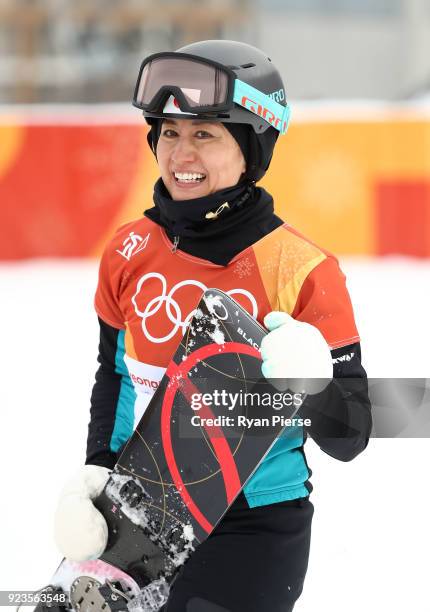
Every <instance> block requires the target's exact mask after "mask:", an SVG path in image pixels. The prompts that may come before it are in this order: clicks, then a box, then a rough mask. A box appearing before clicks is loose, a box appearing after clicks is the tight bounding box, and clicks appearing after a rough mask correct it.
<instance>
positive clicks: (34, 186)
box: [0, 109, 430, 260]
mask: <svg viewBox="0 0 430 612" xmlns="http://www.w3.org/2000/svg"><path fill="white" fill-rule="evenodd" d="M157 176H158V172H157V166H156V163H155V160H154V157H153V155H152V153H151V152H150V150H149V147H148V145H147V143H146V126H145V124H144V122H143V119H140V118H138V119H137V121H136V123H135V124H134V123H130V122H125V121H121V120H120V119H118V120H117V121H116V120H115V117H113V118H112V117H109V119H108V120H106V122H104V121H103V119H100V118H99V120H98V122H97V124H94V123H91V122H88V121H86V119H85V117H83V118H82V120H81V121H79V120H76V119H75V120H74V121H73V122H70V123H69V124H68V123H67V122H65V121H64V120H62V121H61V122H60V121H57V122H56V121H55V117H54V118H53V119H51V120H50V121H49V122H44V123H41V122H39V123H35V122H30V121H28V122H26V121H25V119H23V118H20V119H18V118H15V119H13V118H12V117H10V116H9V117H8V118H6V117H5V116H4V117H3V118H2V117H1V116H0V259H3V260H12V259H20V258H26V257H57V256H63V257H83V256H92V255H97V254H99V253H100V251H101V249H102V247H103V245H104V244H105V242H106V241H107V240H108V239H109V237H110V235H111V234H112V232H113V231H114V230H115V229H116V227H118V226H119V225H120V224H121V223H124V222H125V221H128V220H131V219H134V218H136V217H139V216H140V215H141V214H142V211H143V210H144V209H145V208H148V207H150V206H152V188H153V184H154V182H155V180H156V178H157ZM262 185H263V186H265V187H266V188H267V189H268V190H269V191H270V192H271V193H272V194H273V196H274V199H275V203H276V211H277V213H278V214H279V215H280V216H281V217H282V218H283V219H285V220H286V221H288V222H289V223H290V224H291V225H293V226H295V227H296V228H297V229H299V230H300V231H301V232H303V233H304V234H306V235H307V236H309V237H310V238H311V239H313V240H314V241H315V242H316V243H318V244H320V245H321V246H323V247H325V248H327V249H329V250H331V251H333V252H334V253H336V254H338V255H342V254H363V255H381V254H391V253H392V254H406V255H413V256H420V257H429V256H430V113H427V114H426V113H424V112H423V111H419V110H417V111H413V110H405V109H404V110H401V111H400V110H394V111H393V110H390V111H388V112H385V113H381V112H380V111H378V112H376V111H375V113H374V115H372V113H369V112H367V113H366V116H363V114H362V113H360V111H359V110H357V111H356V112H355V113H349V116H348V117H344V118H342V119H337V118H335V119H333V113H330V116H329V115H326V116H323V115H322V114H321V113H320V115H319V116H318V117H317V116H316V115H315V114H314V113H312V112H310V111H307V112H301V113H297V120H296V122H295V121H294V120H293V121H292V125H291V127H290V129H289V132H288V134H287V136H285V137H281V138H280V139H279V140H278V144H277V147H276V152H275V155H274V158H273V161H272V165H271V168H270V171H269V173H268V174H267V176H266V177H265V179H264V180H263V181H262Z"/></svg>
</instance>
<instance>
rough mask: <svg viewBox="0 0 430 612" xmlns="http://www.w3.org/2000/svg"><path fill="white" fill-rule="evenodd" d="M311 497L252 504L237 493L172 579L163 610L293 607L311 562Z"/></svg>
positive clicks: (231, 611)
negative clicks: (257, 506) (264, 504)
mask: <svg viewBox="0 0 430 612" xmlns="http://www.w3.org/2000/svg"><path fill="white" fill-rule="evenodd" d="M313 512H314V507H313V505H312V503H311V502H310V501H309V500H308V499H307V498H304V499H300V500H294V501H289V502H280V503H278V504H271V505H269V506H263V507H260V508H249V507H248V504H247V502H246V499H245V497H244V495H243V494H241V495H239V497H238V498H237V499H236V501H235V502H234V504H233V505H232V506H231V508H230V509H229V511H228V512H227V514H226V515H225V516H224V518H223V519H222V521H221V522H220V523H219V525H218V526H217V527H216V528H215V529H214V531H213V532H212V534H211V535H210V536H209V537H208V539H207V540H205V541H204V542H202V544H200V546H199V547H198V548H197V549H196V551H195V552H194V553H193V555H192V556H191V558H190V559H189V560H188V561H187V563H186V564H185V565H184V567H183V568H182V569H181V571H180V573H179V574H178V577H177V578H176V580H175V581H174V583H173V585H172V589H171V593H170V597H169V600H168V602H167V604H166V606H165V607H164V608H163V611H165V612H227V611H228V612H291V611H292V610H293V608H294V603H295V602H296V601H297V599H298V598H299V596H300V594H301V592H302V589H303V582H304V579H305V575H306V570H307V567H308V558H309V547H310V539H311V523H312V516H313Z"/></svg>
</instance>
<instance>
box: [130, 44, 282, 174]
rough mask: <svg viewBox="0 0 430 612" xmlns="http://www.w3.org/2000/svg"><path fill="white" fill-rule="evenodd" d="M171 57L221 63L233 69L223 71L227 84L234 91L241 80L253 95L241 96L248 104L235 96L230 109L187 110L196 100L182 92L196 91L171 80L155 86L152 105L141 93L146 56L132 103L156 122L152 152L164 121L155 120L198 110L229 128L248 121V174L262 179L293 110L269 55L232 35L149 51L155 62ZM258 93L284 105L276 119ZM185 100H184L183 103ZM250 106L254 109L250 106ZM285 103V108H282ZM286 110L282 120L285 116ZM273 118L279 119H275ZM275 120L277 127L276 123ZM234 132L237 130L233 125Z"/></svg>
mask: <svg viewBox="0 0 430 612" xmlns="http://www.w3.org/2000/svg"><path fill="white" fill-rule="evenodd" d="M166 56H167V57H169V56H170V57H173V58H174V59H176V60H179V59H180V58H183V59H184V60H186V59H187V58H188V59H189V58H196V61H197V62H198V60H200V61H201V62H205V61H206V62H207V63H208V64H209V65H211V64H212V65H214V66H215V67H216V66H218V67H219V68H221V69H225V70H226V71H227V72H228V74H227V77H225V75H223V76H224V77H225V78H226V80H227V79H230V81H231V82H230V84H226V85H225V88H226V89H227V88H228V87H229V86H230V90H232V88H233V86H234V81H235V79H238V80H239V82H240V83H241V86H245V87H246V86H250V87H249V90H250V91H251V93H250V94H249V93H248V92H246V95H247V96H249V97H245V96H244V97H243V98H242V100H246V101H247V104H246V106H243V105H240V104H238V103H237V101H236V99H235V100H234V104H233V103H232V102H231V100H230V106H229V107H228V108H223V107H222V104H218V106H217V104H213V106H212V107H210V106H209V104H208V106H205V107H204V108H205V110H203V111H202V110H201V108H198V107H197V111H196V109H195V108H194V107H192V108H191V107H190V108H188V106H186V108H187V112H185V114H184V111H183V110H182V109H183V107H184V106H185V105H186V104H187V102H188V103H192V101H191V102H190V99H189V98H187V99H186V96H185V97H183V96H182V95H181V94H182V92H184V91H185V92H188V91H194V90H192V89H189V90H188V89H186V88H184V87H183V86H182V84H181V86H180V87H181V89H182V91H179V88H177V87H176V88H175V87H172V86H171V84H170V83H165V82H164V86H163V87H159V88H158V89H160V92H157V91H156V90H155V89H153V91H151V94H150V96H152V97H153V100H154V101H155V102H154V105H153V107H151V105H150V104H146V105H144V104H142V102H141V97H140V92H141V91H142V82H143V81H144V80H145V77H144V76H142V74H143V68H144V65H145V63H147V60H145V61H144V63H143V64H142V67H141V70H140V73H139V79H138V82H137V85H136V90H135V95H134V100H133V104H134V105H135V106H137V107H138V108H141V109H142V110H143V115H144V116H145V118H146V121H147V122H148V123H149V125H151V126H152V130H151V132H150V134H149V138H148V141H149V142H150V145H151V147H152V149H153V151H154V152H155V147H156V141H157V140H158V136H159V126H158V125H157V124H159V122H158V121H155V120H156V119H160V118H166V117H172V118H180V119H185V118H190V119H191V118H193V117H195V114H196V112H197V113H198V115H199V117H200V116H201V117H202V118H203V117H205V118H208V120H211V121H221V122H222V123H225V124H226V127H227V128H228V127H229V126H228V124H229V123H235V124H244V125H245V126H249V128H248V132H249V135H248V140H249V146H248V148H249V152H248V155H246V156H245V157H246V161H247V172H246V176H247V178H248V179H249V180H251V181H257V180H259V179H260V178H261V177H262V176H263V175H264V173H265V172H266V170H267V168H268V166H269V164H270V160H271V158H272V154H273V148H274V146H275V143H276V140H277V138H278V136H279V134H280V131H282V132H285V131H286V128H287V126H288V114H287V111H288V112H289V109H288V108H286V107H287V102H286V94H285V89H284V84H283V82H282V78H281V76H280V74H279V72H278V70H277V69H276V68H275V66H274V65H273V63H272V60H271V59H270V57H268V56H267V55H266V54H265V53H263V51H260V50H259V49H257V48H255V47H252V46H251V45H248V44H246V43H242V42H236V41H233V40H205V41H200V42H195V43H192V44H189V45H186V46H184V47H181V48H180V49H178V50H177V51H175V52H172V53H164V54H163V53H160V54H155V55H154V56H150V58H153V60H152V61H154V60H155V61H156V60H157V59H158V58H160V57H162V58H163V59H164V58H165V57H166ZM155 61H154V63H155ZM196 66H198V64H196ZM148 72H149V71H148ZM162 79H163V75H162V74H161V75H160V77H159V81H158V82H159V83H161V82H162ZM252 88H254V89H252ZM221 89H222V86H221ZM255 90H258V91H255ZM253 92H255V93H260V92H261V94H264V96H263V97H264V98H265V99H266V100H269V103H270V104H271V103H272V102H271V101H274V102H275V103H277V104H275V106H276V107H277V109H280V110H281V113H278V115H277V118H276V119H275V115H274V114H273V113H271V110H270V108H269V109H268V108H266V107H265V105H264V104H263V103H262V104H260V103H259V102H258V101H257V102H253V100H252V93H253ZM156 94H157V95H156ZM191 95H192V94H191ZM208 95H209V94H208ZM211 95H213V96H215V95H216V94H214V93H213V90H212V93H211ZM226 95H227V94H226ZM231 95H232V94H231ZM174 96H175V97H177V98H178V100H179V104H178V103H177V102H176V99H174ZM266 96H268V98H266ZM206 97H207V96H206ZM254 98H255V96H254ZM214 99H215V98H214ZM255 99H257V98H255ZM169 100H170V101H172V100H173V101H174V102H175V104H176V107H175V106H174V105H173V103H170V104H167V105H166V102H169ZM182 101H183V103H181V102H182ZM239 101H240V100H239ZM199 104H200V107H202V106H203V105H204V102H203V104H202V101H200V102H199ZM278 105H280V106H278ZM155 106H156V107H155ZM178 106H180V108H178ZM248 108H249V109H250V110H248ZM282 108H283V109H284V110H283V111H282ZM251 109H252V110H251ZM193 110H194V111H195V112H194V113H193V112H192V111H193ZM190 111H191V112H190ZM281 114H282V119H281V118H280V115H281ZM272 117H273V119H275V121H273V120H272ZM275 123H276V125H277V129H275V127H273V125H275ZM230 131H231V133H233V131H232V130H230ZM233 135H234V133H233Z"/></svg>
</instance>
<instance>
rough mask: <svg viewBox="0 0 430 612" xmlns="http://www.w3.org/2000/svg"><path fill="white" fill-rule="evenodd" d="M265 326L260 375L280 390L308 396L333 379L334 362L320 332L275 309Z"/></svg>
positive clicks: (324, 386) (319, 390)
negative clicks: (265, 333)
mask: <svg viewBox="0 0 430 612" xmlns="http://www.w3.org/2000/svg"><path fill="white" fill-rule="evenodd" d="M264 325H265V326H266V327H267V329H268V330H269V333H268V334H267V336H265V337H264V338H263V340H262V342H261V349H260V351H261V356H262V358H263V365H262V367H261V371H262V373H263V376H265V378H268V379H270V382H271V384H272V385H273V386H274V387H276V389H278V390H279V391H286V390H287V389H289V390H290V391H292V392H294V393H309V394H311V395H313V394H315V393H320V392H321V391H323V390H324V389H325V388H326V386H327V385H328V384H329V382H330V381H331V380H332V378H333V362H332V357H331V352H330V347H329V346H328V344H327V342H326V341H325V339H324V337H323V336H322V334H321V332H320V331H319V330H318V329H317V328H316V327H314V326H313V325H310V324H309V323H303V322H301V321H296V320H295V319H293V318H292V317H291V316H290V315H289V314H287V313H286V312H278V311H272V312H269V314H267V315H266V316H265V317H264Z"/></svg>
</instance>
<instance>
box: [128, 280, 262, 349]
mask: <svg viewBox="0 0 430 612" xmlns="http://www.w3.org/2000/svg"><path fill="white" fill-rule="evenodd" d="M150 278H154V279H158V280H159V281H160V282H161V288H162V293H161V295H159V296H157V297H155V298H153V299H152V300H150V301H149V302H148V303H147V304H146V306H145V310H143V311H142V310H140V308H139V306H138V304H137V297H138V295H139V293H140V292H141V290H142V285H143V284H144V283H145V282H146V281H147V280H149V279H150ZM186 286H194V287H198V288H199V289H201V290H202V292H203V291H206V289H207V287H206V285H204V284H203V283H201V282H200V281H197V280H193V279H187V280H183V281H180V282H179V283H176V285H174V286H173V287H172V289H171V290H170V291H169V293H167V281H166V279H165V278H164V276H163V275H162V274H160V273H159V272H149V273H148V274H145V275H144V276H142V278H140V279H139V281H138V283H137V288H136V293H135V294H134V295H133V297H132V298H131V301H132V303H133V306H134V310H135V312H136V314H137V315H138V316H139V317H141V319H142V331H143V333H144V335H145V336H146V338H147V339H148V340H150V341H151V342H154V343H157V344H158V343H161V342H167V341H168V340H170V339H171V338H173V336H174V335H175V334H176V332H177V331H178V330H179V329H181V331H182V334H184V332H185V329H186V327H187V325H188V323H189V322H190V320H191V319H192V318H193V316H194V313H195V312H196V310H195V309H194V310H192V311H191V312H190V313H189V314H188V315H187V316H186V317H185V319H184V320H182V312H181V308H180V306H179V304H178V302H177V301H176V300H175V299H174V298H173V294H174V293H175V292H176V291H177V290H178V289H180V288H181V287H186ZM226 293H227V295H230V296H231V297H233V296H234V295H237V294H239V295H244V296H245V297H246V298H248V300H249V302H250V305H251V308H252V313H251V314H252V316H253V317H254V318H257V314H258V306H257V301H256V299H255V297H254V296H253V295H252V293H250V292H249V291H247V290H246V289H230V290H229V291H226ZM164 303H165V304H166V315H167V317H168V319H169V320H170V321H171V322H172V323H173V328H172V330H171V331H170V332H169V333H168V334H166V335H165V336H162V337H161V338H157V337H156V336H153V335H152V334H150V333H149V331H148V328H147V326H146V320H147V319H148V318H149V317H151V316H153V315H155V314H156V313H157V312H158V311H159V310H160V308H161V306H162V304H164Z"/></svg>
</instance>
